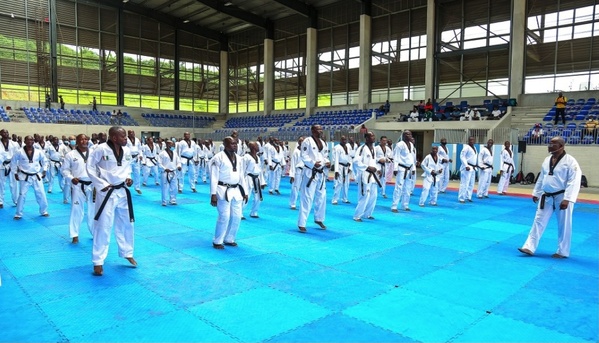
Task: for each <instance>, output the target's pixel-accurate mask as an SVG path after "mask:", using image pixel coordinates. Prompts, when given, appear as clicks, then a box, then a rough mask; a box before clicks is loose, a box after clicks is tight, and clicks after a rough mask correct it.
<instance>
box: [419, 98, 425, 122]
mask: <svg viewBox="0 0 599 343" xmlns="http://www.w3.org/2000/svg"><path fill="white" fill-rule="evenodd" d="M418 113H419V114H420V115H419V116H418V117H419V118H424V100H420V103H418Z"/></svg>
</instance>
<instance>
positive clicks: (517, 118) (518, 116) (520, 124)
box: [512, 106, 548, 135]
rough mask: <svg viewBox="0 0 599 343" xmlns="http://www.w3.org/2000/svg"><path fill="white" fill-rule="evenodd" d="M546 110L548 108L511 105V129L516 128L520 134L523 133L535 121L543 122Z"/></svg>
mask: <svg viewBox="0 0 599 343" xmlns="http://www.w3.org/2000/svg"><path fill="white" fill-rule="evenodd" d="M547 111H548V109H540V108H538V107H526V106H517V107H512V129H518V130H519V131H520V134H521V135H524V134H525V133H526V132H528V130H530V129H531V128H532V127H533V126H534V125H535V124H536V123H543V118H544V117H545V115H546V114H547Z"/></svg>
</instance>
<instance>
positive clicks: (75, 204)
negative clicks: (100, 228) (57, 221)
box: [69, 184, 96, 238]
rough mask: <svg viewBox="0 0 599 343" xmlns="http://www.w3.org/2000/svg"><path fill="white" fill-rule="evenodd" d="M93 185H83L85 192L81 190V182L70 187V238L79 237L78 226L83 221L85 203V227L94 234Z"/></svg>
mask: <svg viewBox="0 0 599 343" xmlns="http://www.w3.org/2000/svg"><path fill="white" fill-rule="evenodd" d="M93 190H94V186H92V185H88V186H85V194H84V193H83V191H82V190H81V184H77V185H73V186H72V187H71V195H72V200H73V201H72V202H71V219H70V221H69V233H70V236H71V238H73V237H79V228H80V227H81V222H83V216H84V210H85V207H86V205H87V228H88V230H89V233H90V234H92V235H93V234H94V216H95V215H96V212H95V206H94V203H93V200H92V199H93V196H94V194H93V193H94V191H93Z"/></svg>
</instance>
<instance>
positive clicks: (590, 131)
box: [584, 119, 599, 137]
mask: <svg viewBox="0 0 599 343" xmlns="http://www.w3.org/2000/svg"><path fill="white" fill-rule="evenodd" d="M584 128H585V135H591V136H593V137H596V135H595V133H596V131H597V128H599V120H597V119H595V120H593V119H589V120H587V122H586V123H584Z"/></svg>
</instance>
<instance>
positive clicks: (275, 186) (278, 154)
mask: <svg viewBox="0 0 599 343" xmlns="http://www.w3.org/2000/svg"><path fill="white" fill-rule="evenodd" d="M268 149H269V151H268V154H267V158H268V170H269V172H268V180H269V181H268V186H269V189H268V193H269V194H273V191H274V192H275V193H277V194H278V195H280V194H281V192H279V185H280V184H281V176H282V173H283V169H284V168H285V164H286V162H285V149H283V147H282V146H281V144H280V142H279V140H278V139H276V138H273V140H272V144H271V145H270V147H269V148H268Z"/></svg>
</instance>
